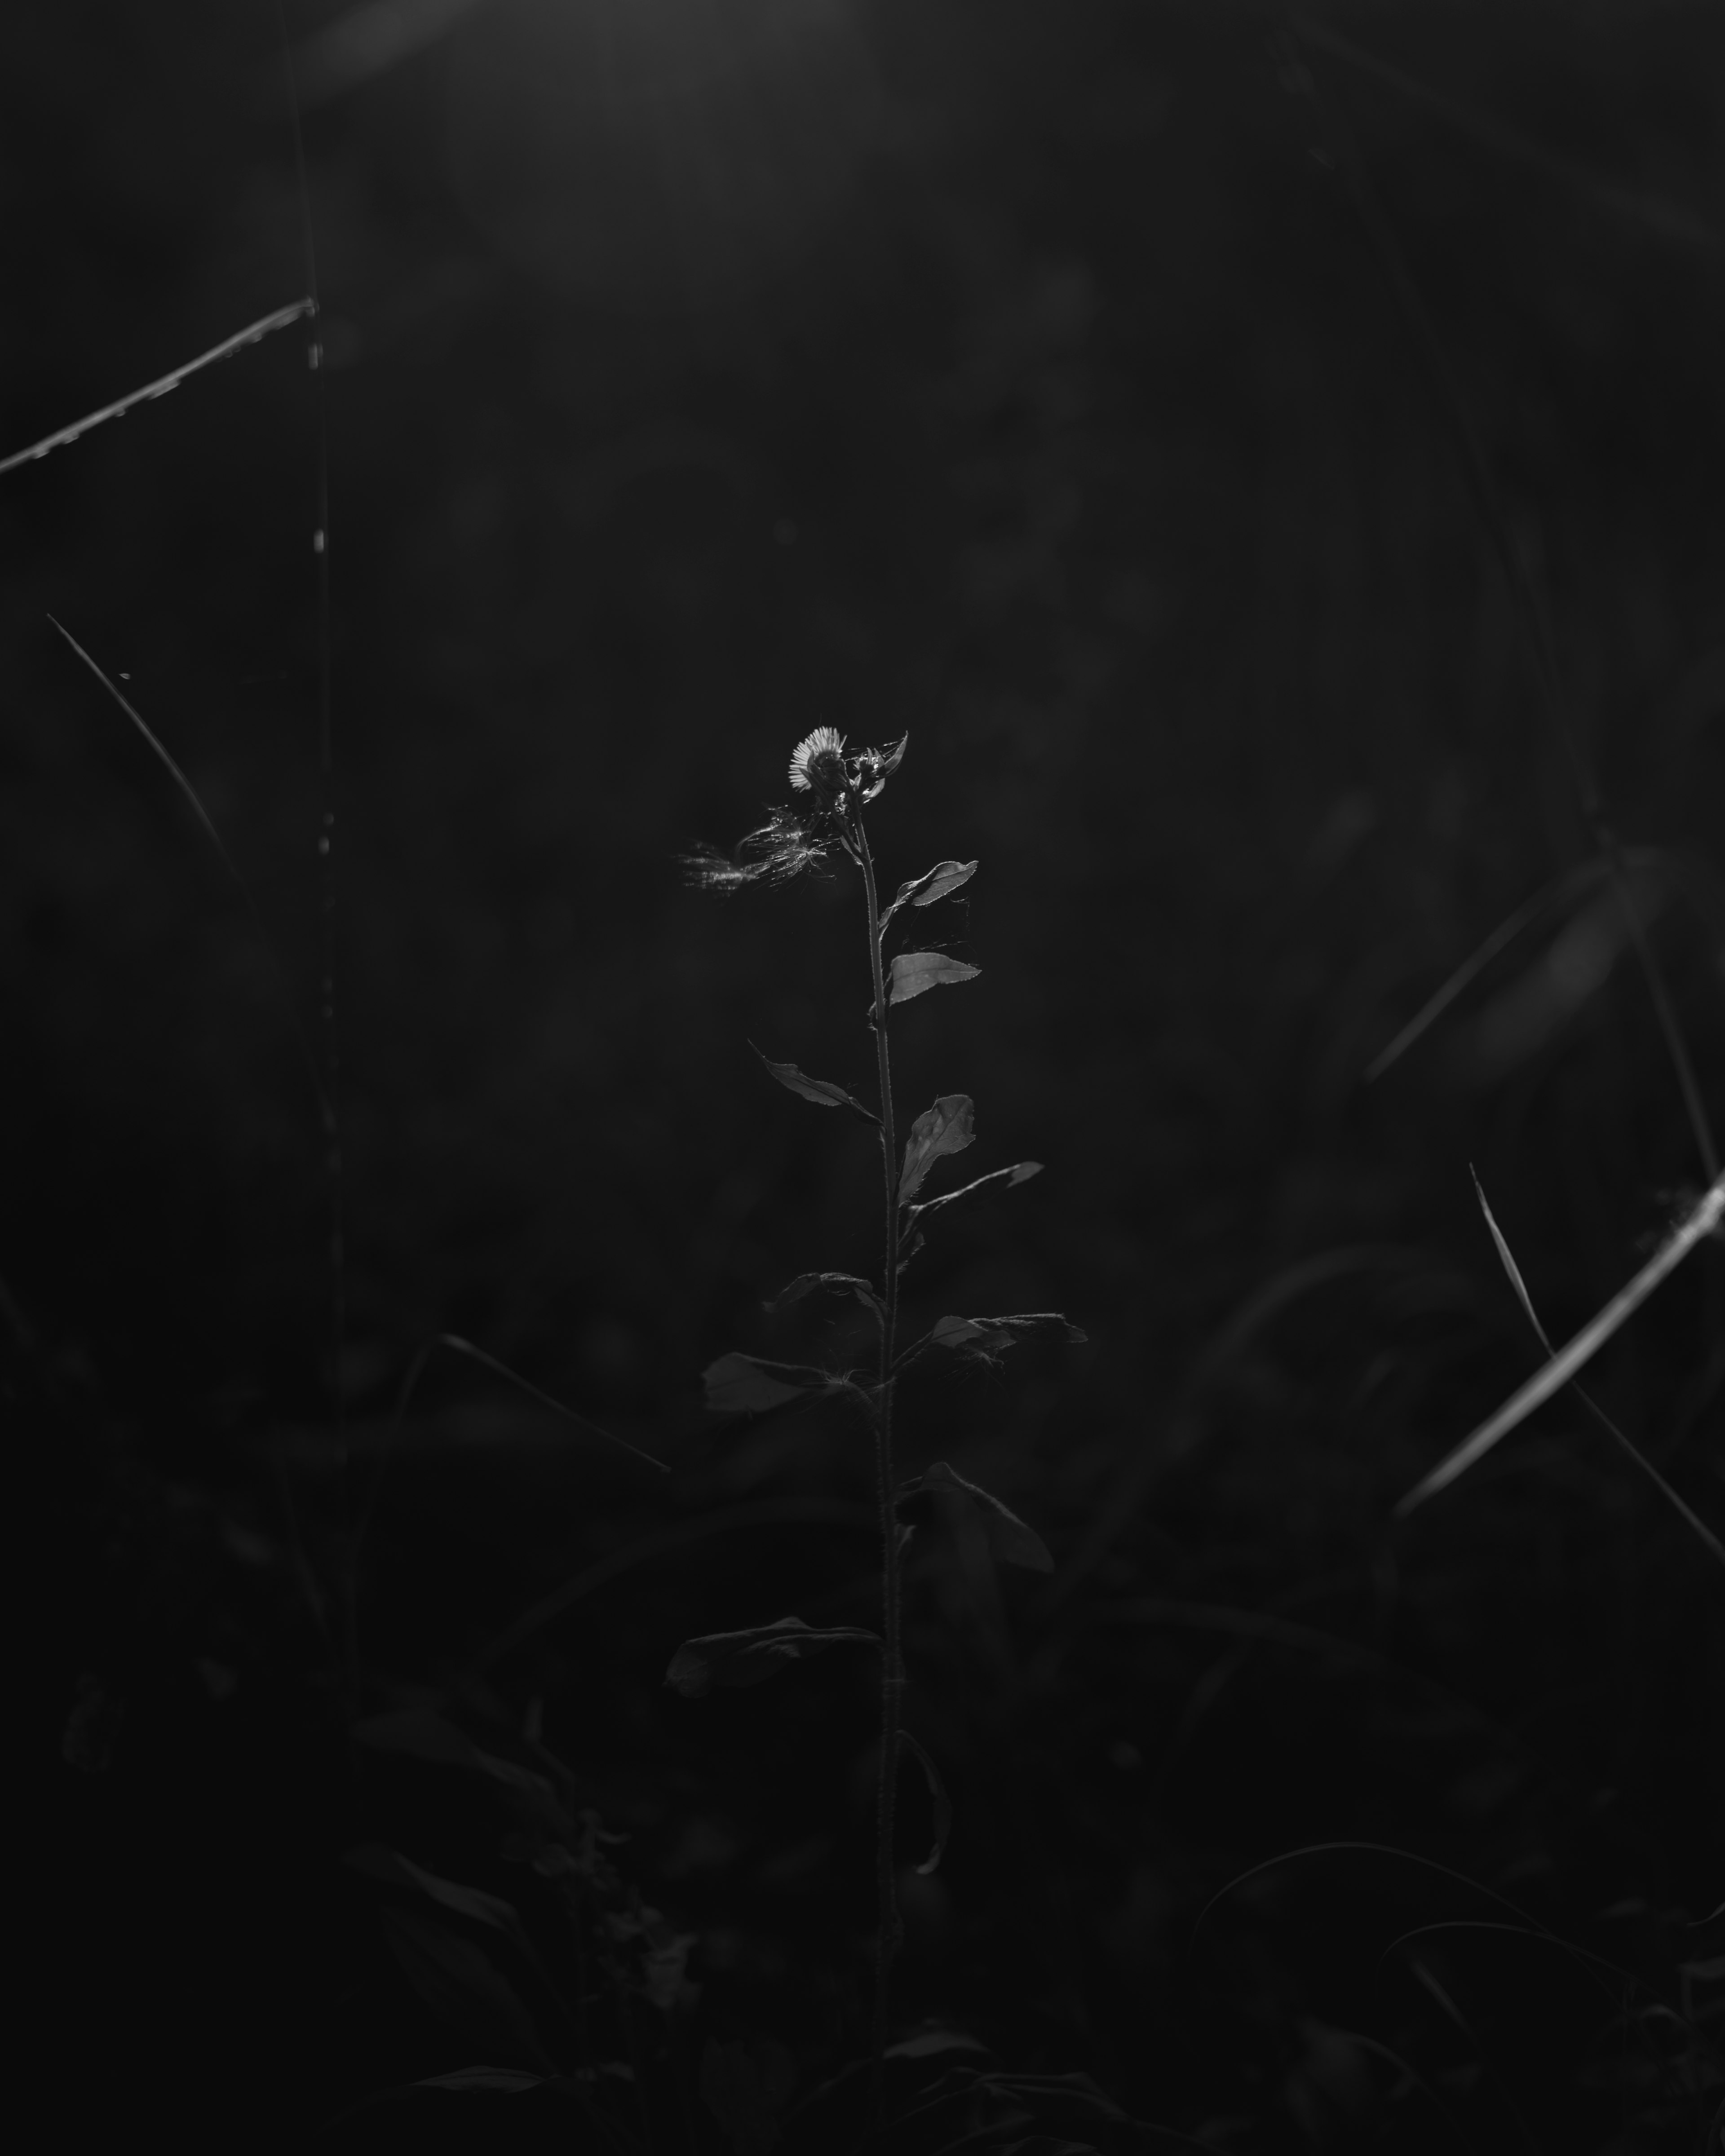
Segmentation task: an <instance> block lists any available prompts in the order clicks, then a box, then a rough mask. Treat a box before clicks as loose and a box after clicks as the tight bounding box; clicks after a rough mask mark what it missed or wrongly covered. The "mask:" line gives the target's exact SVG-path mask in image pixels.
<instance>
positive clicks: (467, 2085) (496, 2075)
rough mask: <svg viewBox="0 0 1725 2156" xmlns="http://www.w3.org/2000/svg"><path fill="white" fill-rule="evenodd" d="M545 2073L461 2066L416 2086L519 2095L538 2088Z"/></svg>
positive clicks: (414, 2085) (416, 2083)
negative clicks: (452, 2071)
mask: <svg viewBox="0 0 1725 2156" xmlns="http://www.w3.org/2000/svg"><path fill="white" fill-rule="evenodd" d="M544 2080H545V2076H544V2075H543V2074H528V2073H523V2072H522V2071H521V2068H520V2067H519V2066H460V2067H458V2068H457V2069H456V2071H454V2073H453V2074H433V2075H431V2076H429V2078H428V2079H427V2080H425V2081H423V2082H414V2083H413V2087H415V2088H446V2089H472V2090H475V2091H477V2090H480V2089H492V2090H495V2091H497V2092H499V2093H500V2094H501V2095H504V2096H519V2095H520V2094H521V2092H522V2090H523V2089H530V2088H538V2087H541V2086H542V2084H543V2082H544Z"/></svg>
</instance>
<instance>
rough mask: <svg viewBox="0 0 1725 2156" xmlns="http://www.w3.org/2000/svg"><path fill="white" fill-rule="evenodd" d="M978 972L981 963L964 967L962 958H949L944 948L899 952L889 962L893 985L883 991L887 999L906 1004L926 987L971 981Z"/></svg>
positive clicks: (891, 1001) (890, 1002)
mask: <svg viewBox="0 0 1725 2156" xmlns="http://www.w3.org/2000/svg"><path fill="white" fill-rule="evenodd" d="M981 971H982V968H981V967H980V966H967V965H966V964H965V963H964V962H963V960H962V959H959V958H949V957H947V954H946V952H944V951H901V952H899V954H898V956H897V957H896V958H895V959H894V960H893V962H892V985H891V988H888V990H887V991H886V1000H887V1002H888V1003H889V1004H907V1003H909V1001H910V1000H911V997H912V996H920V995H921V994H922V992H923V990H924V989H925V988H943V987H945V986H946V985H947V983H949V982H958V981H973V980H974V979H975V978H976V977H977V975H978V973H981Z"/></svg>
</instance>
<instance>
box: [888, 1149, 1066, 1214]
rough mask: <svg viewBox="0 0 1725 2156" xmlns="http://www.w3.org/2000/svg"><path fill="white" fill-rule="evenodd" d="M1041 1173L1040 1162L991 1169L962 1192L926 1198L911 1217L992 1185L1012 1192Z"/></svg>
mask: <svg viewBox="0 0 1725 2156" xmlns="http://www.w3.org/2000/svg"><path fill="white" fill-rule="evenodd" d="M1041 1173H1042V1163H1041V1162H1040V1160H1021V1161H1018V1162H1016V1163H1014V1165H1013V1166H1012V1167H1011V1168H993V1169H991V1170H990V1172H989V1173H988V1174H987V1175H979V1176H978V1178H977V1179H976V1181H975V1182H974V1183H966V1184H965V1185H964V1187H963V1188H962V1189H960V1190H949V1191H947V1193H946V1194H945V1196H944V1197H941V1198H925V1199H923V1200H922V1203H921V1204H918V1205H913V1206H912V1207H911V1218H912V1219H916V1218H918V1217H919V1216H920V1215H921V1214H924V1213H932V1212H934V1211H935V1210H936V1209H937V1208H938V1207H940V1206H942V1205H950V1204H952V1203H953V1202H954V1200H955V1199H960V1198H968V1197H969V1195H970V1193H972V1191H973V1190H981V1189H983V1188H985V1187H986V1186H987V1185H988V1183H1004V1184H1005V1185H1006V1187H1007V1188H1008V1189H1009V1190H1010V1189H1011V1188H1013V1186H1014V1184H1015V1183H1028V1182H1029V1180H1030V1178H1031V1177H1032V1176H1033V1175H1040V1174H1041Z"/></svg>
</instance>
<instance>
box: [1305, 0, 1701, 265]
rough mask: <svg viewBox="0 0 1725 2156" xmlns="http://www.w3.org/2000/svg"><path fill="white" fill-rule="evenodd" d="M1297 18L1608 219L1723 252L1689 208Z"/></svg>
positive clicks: (1339, 55) (1319, 41)
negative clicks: (1617, 178)
mask: <svg viewBox="0 0 1725 2156" xmlns="http://www.w3.org/2000/svg"><path fill="white" fill-rule="evenodd" d="M1296 27H1297V28H1298V30H1299V33H1300V35H1301V37H1302V38H1305V39H1306V41H1307V44H1313V45H1317V46H1319V47H1320V48H1322V50H1323V51H1325V52H1327V53H1330V54H1333V55H1334V56H1335V57H1336V59H1341V60H1346V61H1347V62H1348V64H1349V66H1351V67H1355V68H1358V69H1359V71H1360V73H1361V74H1369V75H1373V76H1375V77H1376V79H1377V80H1378V81H1379V82H1383V83H1387V84H1389V86H1390V88H1391V89H1393V90H1399V91H1400V92H1401V94H1402V95H1403V96H1404V97H1406V98H1409V99H1410V100H1412V101H1413V102H1414V104H1416V105H1424V106H1425V109H1426V110H1427V111H1428V112H1435V113H1436V114H1437V115H1439V117H1440V118H1441V119H1445V120H1447V121H1450V124H1451V126H1455V127H1459V128H1461V129H1462V130H1463V131H1465V132H1466V133H1467V134H1469V135H1471V136H1473V137H1474V138H1475V140H1476V141H1481V142H1484V143H1486V145H1487V146H1489V147H1490V148H1491V149H1493V150H1496V151H1497V152H1498V153H1499V155H1500V156H1502V157H1512V158H1514V159H1515V161H1516V162H1517V163H1518V164H1522V165H1527V166H1529V167H1532V170H1533V171H1535V172H1543V173H1544V174H1545V175H1546V176H1547V177H1548V178H1549V179H1553V180H1556V181H1558V182H1560V183H1561V184H1562V185H1563V186H1564V187H1568V189H1569V190H1570V191H1571V193H1574V194H1575V195H1578V196H1579V197H1580V198H1581V199H1582V200H1584V201H1585V202H1589V203H1592V204H1593V205H1594V208H1596V209H1599V210H1603V211H1604V213H1605V214H1606V215H1607V216H1609V217H1615V218H1621V219H1623V220H1624V221H1625V223H1635V224H1638V225H1640V227H1641V228H1642V229H1643V230H1644V231H1647V232H1651V233H1652V234H1655V235H1656V237H1657V238H1659V239H1663V240H1666V241H1668V242H1671V243H1672V244H1676V245H1677V246H1681V247H1691V248H1696V249H1700V250H1701V251H1702V252H1703V253H1705V254H1722V253H1725V236H1722V235H1721V234H1719V233H1718V232H1717V231H1716V230H1715V229H1714V228H1713V227H1712V225H1711V224H1709V223H1707V220H1706V219H1705V218H1702V217H1699V216H1697V213H1695V212H1694V211H1693V210H1692V209H1690V208H1687V207H1686V205H1685V204H1683V203H1674V202H1670V201H1667V200H1666V198H1665V197H1663V196H1661V195H1656V194H1654V193H1651V191H1649V190H1648V189H1646V188H1631V187H1618V186H1616V185H1615V184H1614V183H1613V182H1611V181H1609V180H1606V179H1602V178H1601V177H1599V175H1598V174H1597V173H1594V172H1589V170H1588V168H1587V167H1586V166H1584V165H1580V164H1578V163H1576V162H1575V161H1574V159H1573V158H1570V157H1561V156H1559V155H1558V153H1557V152H1556V151H1553V150H1548V149H1547V148H1546V147H1545V146H1544V145H1543V143H1539V142H1534V141H1530V140H1529V139H1528V137H1527V136H1525V135H1523V134H1522V133H1521V132H1520V131H1518V130H1517V129H1516V128H1513V127H1511V126H1508V125H1507V122H1505V121H1502V120H1500V119H1498V117H1497V115H1496V114H1495V113H1491V112H1482V111H1481V110H1478V109H1477V108H1476V106H1474V105H1466V104H1464V103H1463V102H1462V100H1461V99H1460V98H1455V97H1450V96H1446V95H1445V94H1444V92H1443V91H1441V90H1434V89H1432V88H1431V87H1430V85H1429V84H1426V83H1423V82H1421V81H1420V80H1418V78H1417V77H1415V76H1414V75H1410V74H1407V73H1406V72H1405V71H1404V69H1401V68H1399V67H1396V66H1394V65H1393V64H1391V63H1390V62H1389V61H1388V60H1382V59H1378V57H1377V55H1376V54H1373V53H1368V52H1367V51H1365V50H1364V49H1363V48H1362V47H1361V46H1359V45H1357V44H1354V43H1353V39H1352V38H1345V37H1343V35H1342V33H1341V32H1340V31H1338V30H1335V29H1332V28H1330V27H1329V25H1328V24H1327V23H1318V22H1314V21H1313V20H1312V18H1311V17H1310V16H1307V15H1301V16H1299V17H1297V18H1296Z"/></svg>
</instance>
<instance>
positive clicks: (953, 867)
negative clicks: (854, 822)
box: [880, 861, 977, 935]
mask: <svg viewBox="0 0 1725 2156" xmlns="http://www.w3.org/2000/svg"><path fill="white" fill-rule="evenodd" d="M976 870H977V865H976V863H975V862H974V861H938V862H937V863H936V865H934V867H932V869H925V870H923V871H922V875H919V876H912V877H911V880H910V881H909V882H908V883H901V885H899V887H898V896H897V897H896V899H894V901H892V903H891V906H888V907H887V909H886V911H885V912H884V913H883V914H882V915H881V916H880V930H881V933H882V934H883V935H884V934H885V933H886V924H887V922H888V921H891V918H892V916H893V915H894V914H895V913H896V912H897V911H898V910H899V908H900V907H901V906H932V905H933V904H934V902H935V901H936V900H937V899H939V898H946V897H948V896H950V895H951V894H952V892H953V891H957V890H958V889H959V887H960V886H961V885H963V884H967V883H968V882H969V881H970V880H971V878H972V877H973V875H975V874H976Z"/></svg>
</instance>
